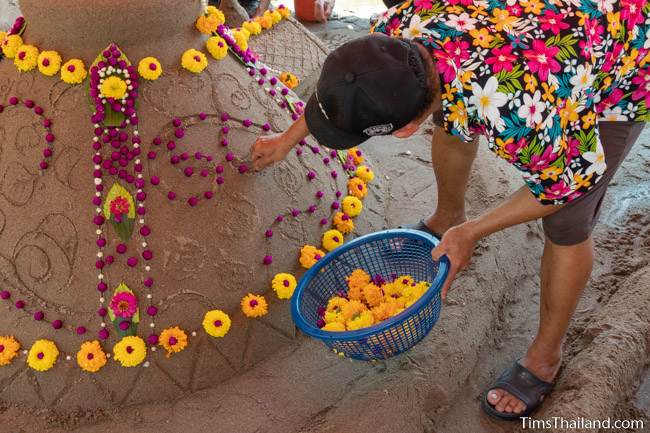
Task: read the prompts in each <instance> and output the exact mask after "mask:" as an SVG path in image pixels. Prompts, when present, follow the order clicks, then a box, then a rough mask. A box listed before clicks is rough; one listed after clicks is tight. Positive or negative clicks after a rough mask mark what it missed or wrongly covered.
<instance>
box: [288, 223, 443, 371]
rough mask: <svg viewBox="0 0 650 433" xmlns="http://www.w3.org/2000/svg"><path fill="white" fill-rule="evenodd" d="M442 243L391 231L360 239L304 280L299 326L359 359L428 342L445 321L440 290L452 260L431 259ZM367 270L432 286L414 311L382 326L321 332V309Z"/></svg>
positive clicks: (294, 310)
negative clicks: (350, 279)
mask: <svg viewBox="0 0 650 433" xmlns="http://www.w3.org/2000/svg"><path fill="white" fill-rule="evenodd" d="M437 244H438V240H437V239H435V238H434V237H433V236H430V235H428V234H426V233H423V232H420V231H416V230H406V229H399V230H386V231H382V232H377V233H372V234H369V235H366V236H362V237H360V238H357V239H355V240H353V241H351V242H349V243H347V244H345V245H343V246H341V247H339V248H337V249H336V250H334V251H332V252H331V253H329V254H327V255H326V256H325V257H324V258H323V259H321V260H319V261H318V262H317V263H316V264H315V265H314V266H313V267H312V268H311V269H310V270H309V271H307V273H305V275H304V276H303V277H302V279H301V280H300V283H299V284H298V287H297V288H296V292H295V293H294V295H293V298H292V301H291V314H292V316H293V320H294V322H295V323H296V325H297V326H298V328H299V329H300V330H301V331H302V332H304V333H305V334H307V335H309V336H310V337H314V338H317V339H319V340H321V341H323V342H324V343H325V345H327V346H328V347H329V348H330V349H333V350H335V351H336V352H339V353H340V352H342V353H343V354H345V356H347V357H350V358H354V359H359V360H365V361H370V360H376V359H386V358H390V357H391V356H395V355H397V354H399V353H402V352H404V351H406V350H409V349H410V348H411V347H413V346H414V345H415V344H417V343H418V342H419V341H420V340H422V339H423V338H424V337H425V336H426V335H427V334H428V333H429V331H431V328H433V325H435V323H436V322H437V321H438V318H439V317H440V308H441V298H440V290H441V289H442V285H443V283H444V281H445V279H446V278H447V273H448V271H449V261H448V260H447V258H446V257H443V258H442V260H440V261H439V262H434V261H433V260H431V250H432V249H433V248H434V247H435V246H436V245H437ZM358 268H361V269H363V270H365V271H366V272H368V273H369V274H370V275H372V276H374V275H381V276H382V277H384V278H385V279H387V280H388V279H389V278H390V276H391V275H410V276H412V277H413V278H414V279H415V280H416V281H428V282H430V283H431V287H430V288H429V290H427V292H426V293H425V294H424V295H423V296H422V297H421V298H420V299H418V300H417V302H415V303H414V304H413V305H411V306H410V307H409V308H407V309H406V310H404V311H403V312H401V313H400V314H398V315H397V316H394V317H392V318H390V319H388V320H385V321H383V322H381V323H378V324H376V325H373V326H371V327H368V328H363V329H360V330H358V331H346V332H328V331H323V330H321V329H320V328H318V326H317V323H318V320H319V319H320V317H319V315H318V308H319V307H324V306H326V305H327V301H328V300H329V299H330V298H331V297H332V296H334V295H335V294H336V293H337V292H338V291H340V290H344V291H347V283H346V280H345V278H346V277H347V276H349V275H350V274H351V273H352V271H354V270H355V269H358Z"/></svg>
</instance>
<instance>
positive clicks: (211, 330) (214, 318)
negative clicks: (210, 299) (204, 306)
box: [203, 310, 232, 338]
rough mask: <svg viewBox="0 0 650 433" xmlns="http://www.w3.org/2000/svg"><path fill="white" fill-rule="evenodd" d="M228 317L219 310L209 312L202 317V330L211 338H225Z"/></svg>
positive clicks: (228, 327) (230, 322)
mask: <svg viewBox="0 0 650 433" xmlns="http://www.w3.org/2000/svg"><path fill="white" fill-rule="evenodd" d="M231 325H232V321H231V320H230V316H228V314H226V313H224V312H223V311H221V310H211V311H208V312H207V313H205V316H204V317H203V329H204V330H205V332H207V333H208V335H210V336H212V337H218V338H221V337H225V335H226V334H227V333H228V331H230V326H231Z"/></svg>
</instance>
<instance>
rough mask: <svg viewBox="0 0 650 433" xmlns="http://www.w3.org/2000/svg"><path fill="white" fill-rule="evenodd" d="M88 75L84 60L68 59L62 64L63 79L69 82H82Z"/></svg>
mask: <svg viewBox="0 0 650 433" xmlns="http://www.w3.org/2000/svg"><path fill="white" fill-rule="evenodd" d="M87 76H88V72H87V71H86V65H84V62H83V61H82V60H79V59H72V60H68V61H67V62H65V63H64V64H63V66H61V79H62V80H63V81H64V82H66V83H68V84H80V83H82V82H83V81H84V80H85V79H86V77H87Z"/></svg>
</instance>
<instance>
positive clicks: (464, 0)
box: [447, 0, 474, 6]
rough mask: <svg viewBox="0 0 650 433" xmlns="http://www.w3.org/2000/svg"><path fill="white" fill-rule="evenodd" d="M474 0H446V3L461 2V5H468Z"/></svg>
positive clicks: (455, 3)
mask: <svg viewBox="0 0 650 433" xmlns="http://www.w3.org/2000/svg"><path fill="white" fill-rule="evenodd" d="M473 2H474V0H447V3H448V4H450V5H457V4H461V5H463V6H469V5H471V4H472V3H473Z"/></svg>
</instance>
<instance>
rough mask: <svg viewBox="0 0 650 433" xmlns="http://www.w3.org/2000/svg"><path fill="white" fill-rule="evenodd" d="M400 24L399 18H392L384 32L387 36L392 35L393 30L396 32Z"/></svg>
mask: <svg viewBox="0 0 650 433" xmlns="http://www.w3.org/2000/svg"><path fill="white" fill-rule="evenodd" d="M400 24H401V22H400V20H399V18H393V19H392V20H390V23H389V24H388V25H387V26H386V32H387V34H389V35H392V34H393V32H395V30H397V29H398V28H399V26H400Z"/></svg>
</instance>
